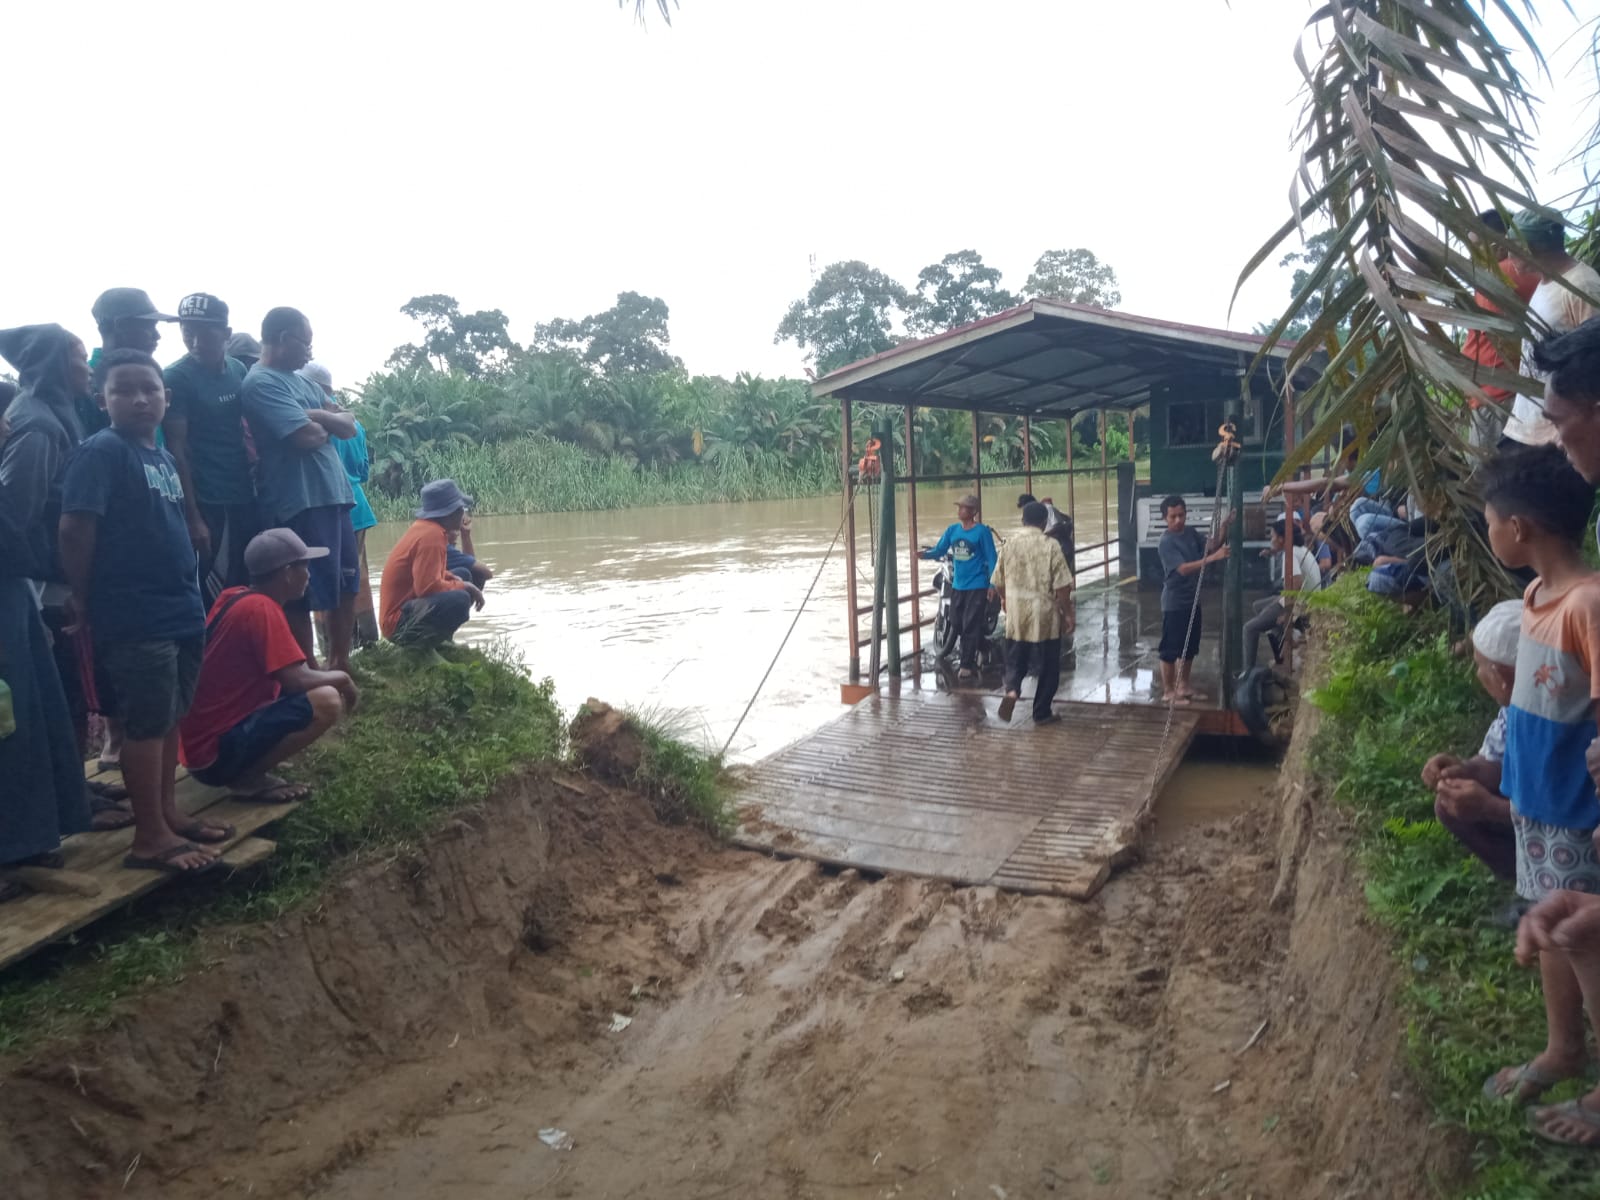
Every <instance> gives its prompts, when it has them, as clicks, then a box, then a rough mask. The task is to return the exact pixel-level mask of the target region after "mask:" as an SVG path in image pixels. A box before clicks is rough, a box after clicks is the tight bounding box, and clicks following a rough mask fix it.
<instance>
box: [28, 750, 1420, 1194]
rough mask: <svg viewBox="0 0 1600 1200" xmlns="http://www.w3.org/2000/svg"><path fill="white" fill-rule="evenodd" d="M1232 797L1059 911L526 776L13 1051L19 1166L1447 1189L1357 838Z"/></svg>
mask: <svg viewBox="0 0 1600 1200" xmlns="http://www.w3.org/2000/svg"><path fill="white" fill-rule="evenodd" d="M1288 795H1289V797H1290V798H1291V799H1292V800H1296V801H1297V802H1298V799H1300V798H1303V797H1304V796H1305V792H1304V789H1303V788H1302V789H1301V790H1300V791H1299V792H1295V791H1294V790H1293V788H1292V787H1291V788H1290V789H1288ZM1244 799H1245V800H1246V801H1247V802H1248V807H1249V808H1250V810H1251V811H1250V812H1248V813H1247V814H1246V815H1244V816H1232V817H1219V818H1218V819H1214V820H1201V821H1196V822H1187V823H1182V824H1180V825H1179V827H1178V828H1177V829H1176V830H1175V831H1174V832H1170V833H1164V834H1162V835H1160V836H1158V837H1157V838H1156V839H1155V840H1154V841H1153V842H1152V843H1151V845H1150V848H1149V850H1148V852H1147V855H1146V858H1145V861H1143V862H1142V863H1139V864H1137V865H1135V866H1134V867H1132V868H1131V869H1129V870H1128V871H1125V872H1123V873H1122V874H1121V875H1119V876H1118V877H1117V878H1116V879H1114V880H1113V881H1112V883H1111V885H1110V886H1109V887H1108V888H1107V889H1106V890H1105V891H1104V892H1102V893H1101V895H1100V896H1099V897H1098V898H1097V899H1096V900H1095V901H1094V902H1092V903H1090V904H1088V905H1077V904H1074V903H1072V902H1068V901H1060V900H1054V899H1048V898H1039V897H1018V896H1014V895H1008V894H1004V893H997V892H994V891H992V890H986V889H957V888H951V887H948V886H945V885H942V884H938V883H932V882H928V881H922V880H914V879H905V878H886V879H881V880H871V879H866V878H862V877H860V876H858V875H856V874H854V873H852V872H845V873H842V874H837V873H831V872H829V871H827V870H824V869H820V868H818V867H816V866H815V865H813V864H809V863H805V862H800V861H789V862H780V861H774V860H769V859H764V858H760V857H757V856H752V855H748V854H743V853H739V852H735V851H728V850H723V849H720V848H717V847H714V846H712V845H710V844H709V843H708V842H706V841H705V840H704V839H703V838H701V837H700V836H698V835H696V834H693V833H691V832H689V831H686V830H682V829H665V828H662V827H661V826H659V825H657V824H656V823H655V822H654V820H653V819H652V817H651V814H650V812H649V809H648V807H647V806H646V805H645V804H644V803H643V802H642V801H641V800H640V799H638V798H637V797H634V796H631V795H629V794H627V793H625V792H620V791H616V790H613V789H612V788H611V787H609V786H608V785H606V784H604V783H603V782H601V781H598V780H596V779H594V778H591V777H587V776H583V775H568V774H560V775H548V774H542V775H537V776H533V777H530V778H528V779H527V780H524V781H522V782H521V783H520V784H519V785H518V786H516V787H514V788H511V789H508V791H507V793H506V794H504V795H503V796H501V797H500V798H499V799H498V800H497V801H496V802H495V803H494V804H493V805H492V806H490V807H489V808H487V809H486V810H485V811H483V812H481V813H476V814H471V815H467V816H464V817H463V818H462V819H461V820H460V821H458V822H457V823H456V824H455V825H453V826H452V827H451V828H450V829H449V830H448V831H447V832H446V835H445V836H443V837H441V838H439V839H438V840H437V841H435V842H434V843H433V844H432V845H430V847H429V848H428V849H427V851H426V852H425V853H423V854H421V855H419V856H417V857H416V858H414V859H412V860H408V861H402V862H395V863H392V864H387V865H383V866H376V867H369V868H367V869H365V870H363V871H361V872H359V873H357V874H354V875H352V876H351V877H349V878H348V879H346V880H345V881H344V882H343V883H342V884H341V885H340V886H339V887H338V888H337V889H335V891H334V892H333V893H332V894H331V895H330V896H329V897H328V899H327V901H326V903H325V904H324V905H323V906H322V907H321V908H320V909H319V910H318V911H317V912H315V913H312V914H308V915H305V916H302V917H296V918H294V919H292V920H288V921H285V922H283V923H282V924H281V926H279V927H278V928H275V929H270V930H265V931H260V930H257V931H252V932H250V933H249V934H248V936H246V935H243V934H241V935H240V940H237V941H232V942H229V941H224V940H221V939H219V940H218V944H217V945H216V947H215V951H216V952H215V954H214V955H212V956H211V957H213V958H214V959H215V960H216V965H215V966H214V967H213V968H212V969H210V970H209V971H207V972H206V973H204V974H203V975H200V976H197V977H196V978H193V979H191V980H189V981H187V982H186V983H185V984H183V985H182V986H180V987H178V988H174V989H171V990H168V991H164V992H161V993H158V994H155V995H152V996H148V997H146V998H145V999H144V1000H143V1001H141V1002H140V1003H139V1004H138V1005H137V1006H136V1007H135V1008H133V1009H131V1010H130V1011H129V1012H128V1013H127V1014H126V1015H125V1016H124V1017H123V1018H122V1019H121V1020H120V1021H119V1022H118V1024H117V1026H116V1027H115V1028H114V1029H113V1030H112V1031H111V1032H109V1033H108V1034H105V1035H101V1036H99V1037H96V1038H94V1039H92V1040H89V1039H86V1040H83V1041H81V1042H78V1043H75V1044H71V1045H64V1046H53V1047H48V1048H40V1049H39V1050H38V1051H37V1052H36V1053H35V1054H33V1055H32V1056H31V1057H30V1058H28V1059H27V1060H26V1061H21V1062H13V1063H9V1064H5V1065H4V1069H5V1073H4V1077H3V1082H0V1122H3V1126H4V1130H5V1135H4V1139H3V1143H0V1177H3V1178H5V1179H6V1180H7V1182H8V1188H7V1191H8V1194H13V1195H16V1196H18V1197H23V1198H31V1197H80V1196H89V1195H102V1194H103V1195H122V1194H126V1195H130V1196H138V1195H150V1196H155V1195H163V1196H166V1197H173V1198H178V1200H182V1198H187V1197H212V1196H231V1195H241V1196H242V1195H246V1194H250V1195H256V1196H302V1195H314V1196H327V1197H348V1198H357V1197H361V1198H365V1197H380V1196H381V1197H384V1198H385V1200H410V1198H412V1197H418V1198H420V1197H428V1198H429V1200H451V1198H455V1197H461V1198H465V1197H484V1198H489V1200H499V1198H501V1197H505V1198H508V1200H509V1198H511V1197H517V1198H519V1200H520V1198H522V1197H529V1196H569V1197H652V1198H667V1200H676V1198H682V1200H690V1198H695V1200H701V1198H711V1197H718V1196H783V1197H796V1198H799V1197H824V1196H827V1197H838V1196H844V1197H863V1198H865V1197H880V1196H893V1195H904V1196H930V1197H931V1196H962V1197H993V1196H1003V1197H1013V1198H1015V1197H1040V1196H1067V1197H1076V1196H1095V1197H1129V1198H1132V1197H1169V1196H1170V1197H1177V1196H1211V1195H1228V1196H1241V1197H1242V1196H1255V1197H1257V1198H1258V1200H1266V1198H1269V1197H1280V1198H1287V1197H1329V1198H1332V1197H1342V1196H1366V1195H1383V1196H1392V1197H1404V1196H1412V1195H1424V1194H1428V1193H1427V1191H1426V1182H1425V1181H1426V1179H1427V1177H1428V1175H1429V1173H1430V1171H1437V1170H1441V1169H1444V1168H1447V1167H1448V1166H1449V1165H1450V1159H1449V1156H1448V1149H1449V1148H1448V1147H1442V1148H1441V1146H1442V1144H1441V1143H1440V1140H1439V1138H1438V1137H1437V1135H1436V1134H1433V1133H1431V1132H1430V1131H1428V1130H1427V1129H1426V1121H1425V1119H1423V1118H1422V1116H1421V1113H1420V1110H1419V1109H1417V1108H1416V1106H1415V1102H1414V1101H1413V1100H1412V1099H1410V1098H1409V1093H1408V1091H1407V1088H1406V1084H1405V1082H1404V1079H1403V1076H1402V1074H1401V1073H1400V1072H1399V1071H1398V1069H1397V1067H1396V1062H1395V1058H1394V1053H1395V1048H1396V1047H1397V1045H1398V1033H1399V1031H1398V1030H1397V1029H1396V1028H1395V1026H1394V1019H1393V1015H1392V1013H1390V1012H1389V1010H1388V1008H1387V1002H1386V1000H1385V999H1384V997H1385V995H1386V987H1387V978H1386V973H1387V969H1388V968H1387V959H1386V958H1385V957H1384V955H1383V952H1382V950H1381V949H1380V948H1379V943H1378V942H1377V940H1376V938H1375V937H1374V935H1373V934H1372V932H1371V931H1370V930H1368V929H1367V928H1366V927H1365V926H1364V925H1363V924H1362V921H1361V919H1360V916H1359V908H1360V898H1359V890H1355V891H1353V892H1352V891H1351V890H1350V889H1351V888H1352V887H1353V885H1352V884H1351V883H1350V881H1349V880H1348V879H1345V878H1343V877H1342V876H1340V875H1339V873H1338V871H1339V870H1340V869H1342V868H1340V867H1338V866H1337V864H1338V863H1339V862H1340V861H1341V859H1340V855H1341V853H1342V852H1341V851H1340V850H1339V848H1338V843H1337V840H1336V838H1334V837H1331V836H1318V835H1317V834H1316V832H1315V831H1314V830H1313V828H1312V825H1310V824H1307V823H1304V822H1302V823H1300V824H1298V825H1294V824H1288V825H1285V826H1284V827H1283V837H1282V839H1281V840H1280V838H1279V837H1278V834H1279V823H1278V821H1277V819H1276V812H1277V804H1276V802H1275V798H1274V797H1273V796H1271V795H1253V796H1250V797H1246V798H1244ZM1280 868H1281V870H1280ZM1275 892H1276V894H1277V897H1278V905H1277V907H1276V908H1275V907H1273V905H1272V903H1271V901H1272V898H1273V896H1274V893H1275ZM1291 997H1292V998H1293V1000H1292V1002H1291V999H1290V998H1291ZM614 1013H615V1014H622V1015H624V1016H627V1017H631V1018H632V1021H631V1024H629V1025H628V1027H627V1028H625V1029H623V1030H621V1031H619V1032H609V1031H608V1030H609V1026H610V1025H611V1024H612V1021H613V1014H614ZM1269 1019H1270V1023H1269V1025H1268V1027H1267V1029H1266V1030H1265V1032H1264V1033H1262V1035H1261V1036H1260V1038H1259V1040H1258V1041H1257V1042H1256V1043H1255V1044H1254V1045H1253V1046H1251V1047H1250V1048H1249V1049H1242V1047H1244V1046H1245V1045H1246V1043H1247V1042H1249V1041H1250V1040H1251V1038H1252V1036H1253V1035H1254V1034H1255V1033H1256V1032H1257V1031H1258V1029H1259V1028H1260V1026H1261V1024H1262V1022H1263V1021H1264V1020H1269ZM549 1127H558V1128H560V1129H563V1130H566V1131H568V1132H570V1134H571V1135H572V1137H573V1139H574V1141H575V1148H574V1149H572V1150H569V1151H560V1150H554V1149H551V1148H549V1147H547V1146H546V1145H544V1144H543V1143H542V1142H541V1141H540V1140H539V1136H538V1134H539V1131H540V1130H541V1129H545V1128H549ZM124 1187H125V1188H126V1190H125V1191H124V1190H123V1189H124Z"/></svg>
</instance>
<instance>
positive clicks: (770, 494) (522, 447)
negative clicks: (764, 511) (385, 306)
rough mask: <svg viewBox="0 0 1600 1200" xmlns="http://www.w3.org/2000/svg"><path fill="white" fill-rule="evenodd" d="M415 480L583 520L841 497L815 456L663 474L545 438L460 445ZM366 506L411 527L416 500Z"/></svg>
mask: <svg viewBox="0 0 1600 1200" xmlns="http://www.w3.org/2000/svg"><path fill="white" fill-rule="evenodd" d="M415 473H416V474H417V476H418V477H419V478H428V479H439V478H443V477H446V476H448V477H449V478H451V479H454V480H455V481H456V482H457V483H458V484H460V485H461V487H462V489H463V490H464V491H466V492H468V493H469V494H470V495H471V496H472V497H473V498H474V500H475V501H476V502H477V509H478V511H479V512H481V513H485V514H490V515H492V514H497V513H513V514H526V513H547V512H585V511H594V510H600V509H615V508H640V507H649V506H653V505H660V504H719V503H728V502H733V501H743V500H788V499H794V498H797V497H801V496H825V495H831V494H834V493H837V492H838V490H839V462H838V459H837V458H835V457H834V456H833V455H831V454H828V453H825V452H821V451H819V452H816V453H812V454H807V455H803V456H801V457H799V458H789V457H787V456H785V455H781V454H775V453H759V452H754V451H748V452H733V453H728V454H721V455H718V456H717V457H716V458H715V459H712V458H709V457H708V458H706V459H702V460H699V461H693V462H682V463H674V464H673V465H671V466H665V467H636V466H633V465H631V464H630V463H628V462H627V461H626V460H625V459H622V458H618V457H616V456H614V455H602V454H592V453H590V452H589V451H587V450H584V449H582V448H580V447H578V446H574V445H572V444H570V443H568V442H558V441H553V440H551V439H549V438H544V437H533V436H530V437H523V438H514V439H511V440H509V441H502V442H489V443H484V444H476V445H474V444H457V445H451V446H446V447H443V448H441V449H437V450H428V451H425V452H424V453H423V455H422V456H421V461H420V462H419V464H418V466H417V469H416V472H415ZM368 499H369V500H371V502H372V507H373V511H374V512H375V513H376V514H377V517H378V519H379V520H380V521H409V520H411V516H412V510H413V509H415V507H416V496H415V495H412V494H409V493H408V494H406V495H404V496H387V495H384V494H383V493H382V492H381V491H380V490H379V489H378V488H377V487H376V486H373V487H370V488H369V489H368Z"/></svg>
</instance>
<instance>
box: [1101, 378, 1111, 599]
mask: <svg viewBox="0 0 1600 1200" xmlns="http://www.w3.org/2000/svg"><path fill="white" fill-rule="evenodd" d="M1110 432H1111V421H1110V419H1109V418H1108V417H1107V416H1106V410H1105V409H1104V408H1102V409H1101V410H1100V546H1101V552H1100V559H1101V562H1102V564H1103V565H1102V567H1101V571H1102V573H1103V575H1104V578H1106V579H1110V578H1111V482H1110V480H1111V463H1110V460H1109V459H1108V458H1107V456H1106V451H1107V447H1106V435H1107V434H1108V433H1110Z"/></svg>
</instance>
